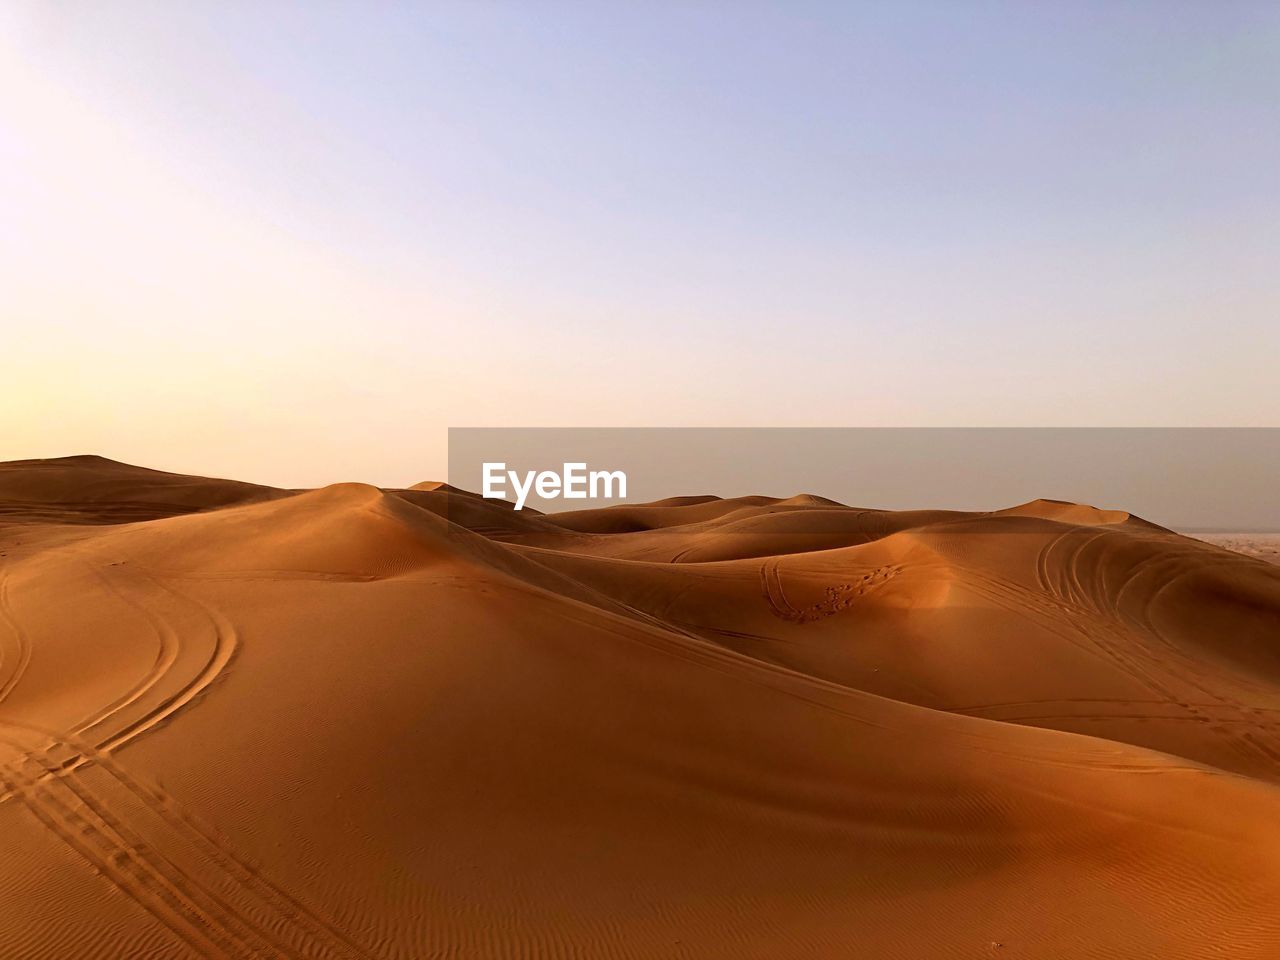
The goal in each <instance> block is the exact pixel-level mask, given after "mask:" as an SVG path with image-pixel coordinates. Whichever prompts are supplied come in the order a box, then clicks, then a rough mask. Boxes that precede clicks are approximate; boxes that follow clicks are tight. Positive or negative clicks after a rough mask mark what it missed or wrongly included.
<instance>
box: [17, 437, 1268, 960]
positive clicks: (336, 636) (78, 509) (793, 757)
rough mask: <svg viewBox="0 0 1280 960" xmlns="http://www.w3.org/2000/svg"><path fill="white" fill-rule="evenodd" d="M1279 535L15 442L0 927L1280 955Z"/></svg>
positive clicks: (372, 953) (228, 949) (44, 943)
mask: <svg viewBox="0 0 1280 960" xmlns="http://www.w3.org/2000/svg"><path fill="white" fill-rule="evenodd" d="M1278 784H1280V567H1277V566H1274V565H1270V564H1267V563H1264V562H1261V561H1259V560H1256V559H1252V558H1249V557H1246V556H1242V555H1239V554H1237V553H1232V552H1229V551H1227V550H1223V549H1220V548H1217V547H1214V546H1211V545H1207V544H1204V543H1201V542H1198V541H1196V540H1191V539H1187V538H1184V537H1181V536H1178V535H1176V534H1173V533H1171V532H1169V531H1167V530H1163V529H1161V528H1159V527H1156V526H1154V525H1152V524H1149V523H1146V522H1144V521H1142V520H1139V519H1137V518H1134V517H1130V516H1129V515H1127V514H1125V513H1122V512H1118V511H1103V510H1095V509H1093V508H1092V507H1086V506H1080V505H1073V504H1062V503H1056V502H1050V501H1037V502H1035V503H1030V504H1025V505H1023V506H1020V507H1015V508H1013V509H1009V510H1003V511H998V512H995V513H986V514H965V513H954V512H938V511H933V512H911V513H887V512H882V511H876V510H861V509H851V508H848V507H844V506H841V505H839V504H834V503H832V502H830V501H825V500H822V499H820V498H816V497H795V498H792V499H790V500H773V499H769V498H765V497H749V498H742V499H737V500H720V499H716V498H709V497H692V498H680V499H676V500H669V501H663V502H660V503H656V504H650V505H646V506H627V507H615V508H612V509H608V510H598V511H585V512H579V513H569V514H558V515H554V516H541V515H538V514H533V513H529V512H527V511H526V512H522V513H518V514H517V513H515V512H513V511H511V510H509V509H507V508H505V507H503V506H501V505H497V504H494V503H491V502H487V501H483V500H480V499H478V498H476V497H475V496H474V495H472V494H467V493H464V492H460V491H456V490H452V489H451V488H448V487H445V486H440V485H432V484H420V485H418V486H417V487H416V488H414V489H410V490H385V491H384V490H379V489H376V488H374V487H370V486H364V485H360V484H339V485H336V486H331V487H327V488H324V489H321V490H314V491H305V492H293V491H280V490H272V489H268V488H263V487H256V486H253V485H250V484H242V483H234V482H230V481H221V480H206V479H200V478H192V477H182V476H176V475H173V474H164V473H158V472H154V471H149V470H143V469H141V468H137V467H129V466H125V465H122V464H116V463H112V462H110V461H105V460H101V459H99V458H91V457H78V458H68V459H63V460H52V461H24V462H18V463H11V464H5V465H0V798H2V799H0V831H2V834H0V835H3V837H4V838H5V844H4V856H2V857H0V957H3V958H22V960H40V958H50V960H68V958H75V960H80V958H120V957H140V958H141V957H149V958H166V960H167V958H185V957H245V958H249V957H253V958H256V957H313V958H359V957H371V958H372V957H376V958H387V960H392V958H395V960H401V958H415V960H416V958H437V957H439V958H445V957H449V958H472V957H475V958H512V960H515V958H548V960H550V958H556V960H559V958H605V960H608V958H652V957H673V958H676V957H680V958H733V960H752V958H755V960H786V958H797V960H799V958H805V960H810V958H864V957H865V958H876V960H882V958H903V960H928V958H948V960H950V958H957V960H959V958H980V957H991V956H996V957H1009V958H1044V960H1050V958H1052V960H1064V958H1067V960H1075V958H1098V960H1103V958H1105V960H1114V958H1135V960H1137V958H1141V960H1147V958H1157V957H1158V958H1162V960H1175V958H1186V960H1202V958H1208V957H1223V958H1233V960H1248V958H1257V960H1271V958H1275V957H1280V897H1278V896H1277V891H1280V786H1278Z"/></svg>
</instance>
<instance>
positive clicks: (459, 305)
mask: <svg viewBox="0 0 1280 960" xmlns="http://www.w3.org/2000/svg"><path fill="white" fill-rule="evenodd" d="M1278 266H1280V5H1277V4H1275V3H1273V2H1267V3H1232V2H1212V3H1210V2H1194V3H1178V2H1175V0H1164V2H1158V3H1136V2H1127V3H1114V2H1099V3H1085V2H1066V0H1059V2H1053V3H1024V2H1009V3H977V2H975V3H965V2H960V0H940V2H935V3H910V2H908V3H903V2H883V3H863V4H858V3H843V4H834V3H833V4H816V3H809V4H805V3H781V2H779V3H776V4H757V3H750V2H745V0H743V2H732V3H730V2H726V3H710V2H691V3H676V2H670V3H643V4H642V3H632V4H626V3H586V2H573V3H554V2H550V0H536V2H505V3H491V2H481V0H475V2H467V3H457V4H450V3H420V4H391V3H386V2H372V3H370V2H354V0H352V2H348V3H305V4H304V3H296V4H286V3H283V2H268V3H249V2H213V0H208V2H204V3H195V2H187V3H174V2H168V0H165V2H154V3H125V2H61V3H56V4H54V3H44V2H39V3H26V2H24V0H8V2H6V3H5V4H4V5H3V6H2V7H0V334H2V339H0V375H2V378H3V382H0V459H16V458H22V457H33V456H56V455H62V454H71V453H100V454H103V455H105V456H109V457H113V458H116V459H121V460H127V461H131V462H137V463H142V464H145V465H148V466H156V467H161V468H165V469H174V470H182V471H191V472H200V473H211V474H219V475H232V476H236V477H239V478H242V479H247V480H257V481H261V482H268V483H278V484H285V485H310V484H318V483H324V482H329V481H333V480H339V479H354V480H367V481H371V482H376V483H384V484H399V483H409V482H413V481H415V480H419V479H424V478H427V477H432V476H436V477H438V476H443V475H444V472H445V443H446V434H445V428H446V427H447V426H450V425H453V426H481V425H510V426H533V425H557V426H572V425H584V426H585V425H590V426H607V425H704V426H733V425H751V426H780V425H822V426H841V425H849V426H872V425H969V424H972V425H1020V426H1029V425H1041V424H1043V425H1222V426H1226V425H1239V426H1277V425H1280V387H1278V385H1277V369H1278V368H1280V269H1277V267H1278Z"/></svg>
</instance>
